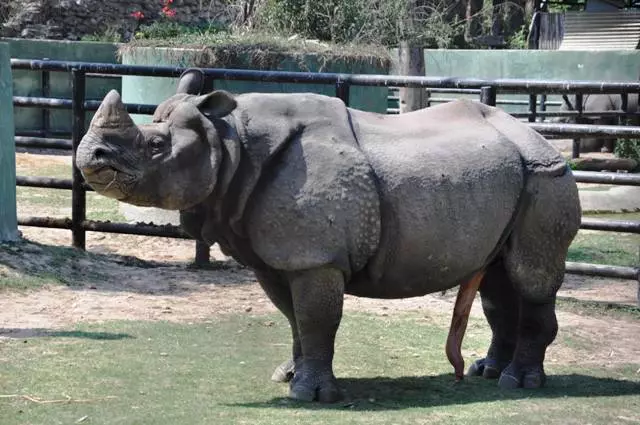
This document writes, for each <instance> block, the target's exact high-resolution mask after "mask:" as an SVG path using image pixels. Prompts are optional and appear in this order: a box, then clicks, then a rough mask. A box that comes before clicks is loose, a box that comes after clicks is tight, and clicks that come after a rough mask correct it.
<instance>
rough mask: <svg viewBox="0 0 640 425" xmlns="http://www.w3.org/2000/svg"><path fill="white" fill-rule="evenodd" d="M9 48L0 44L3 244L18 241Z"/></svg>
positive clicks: (0, 236) (0, 213) (0, 217)
mask: <svg viewBox="0 0 640 425" xmlns="http://www.w3.org/2000/svg"><path fill="white" fill-rule="evenodd" d="M10 57H11V56H10V54H9V45H8V44H7V43H0V241H8V240H16V239H17V238H18V224H17V218H16V161H15V159H16V156H15V149H14V142H13V137H14V131H13V105H12V88H11V67H10V64H9V59H10Z"/></svg>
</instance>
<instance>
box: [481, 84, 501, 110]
mask: <svg viewBox="0 0 640 425" xmlns="http://www.w3.org/2000/svg"><path fill="white" fill-rule="evenodd" d="M496 94H497V92H496V88H495V87H493V86H485V87H481V88H480V102H482V103H484V104H485V105H489V106H496Z"/></svg>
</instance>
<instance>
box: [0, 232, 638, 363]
mask: <svg viewBox="0 0 640 425" xmlns="http://www.w3.org/2000/svg"><path fill="white" fill-rule="evenodd" d="M22 231H23V235H24V237H25V238H26V239H27V241H29V242H33V243H23V244H19V245H16V246H15V247H13V249H14V251H15V252H12V253H11V254H13V255H7V254H3V251H2V250H0V279H2V277H3V276H4V277H11V276H16V275H19V274H29V270H34V268H35V269H37V270H38V271H39V273H44V274H45V275H46V274H49V275H52V276H56V277H58V278H63V279H64V280H65V281H66V282H67V283H68V285H67V286H65V285H47V286H45V287H44V288H42V289H37V290H29V291H4V292H1V293H0V339H2V338H25V337H29V336H34V335H37V334H41V333H43V332H46V331H47V330H51V329H60V328H70V327H73V326H74V325H76V324H79V323H96V322H102V321H108V320H151V321H155V320H166V321H176V322H185V323H190V322H198V321H203V320H211V319H213V318H215V317H217V316H219V315H224V314H230V313H240V314H261V313H266V312H274V311H276V310H275V308H274V307H273V305H272V304H271V302H270V301H269V300H268V298H267V297H266V296H265V294H264V292H263V291H262V290H261V288H260V286H259V285H258V284H257V283H256V282H255V279H254V277H253V275H252V273H251V272H250V271H248V270H246V269H244V268H242V267H240V266H239V265H238V264H237V263H235V262H234V261H233V260H231V259H229V258H227V257H225V256H224V255H223V254H222V253H221V252H220V251H219V250H218V249H217V248H216V247H215V246H214V248H213V249H212V259H213V261H214V265H216V267H215V269H212V270H195V269H193V268H192V267H190V261H191V259H192V258H193V254H194V250H195V246H194V243H193V242H192V241H184V240H172V239H164V238H151V237H144V236H130V235H111V234H99V233H89V234H88V243H87V246H88V250H89V252H90V254H89V255H84V254H75V255H74V256H73V257H72V258H70V259H68V260H66V261H65V260H64V259H62V260H61V259H60V258H58V257H59V256H60V253H58V254H57V255H56V256H53V257H55V258H52V254H51V253H50V251H49V247H51V246H54V247H56V246H57V247H59V246H68V245H69V243H70V233H69V232H68V231H63V230H51V229H37V228H22ZM4 252H5V253H6V250H5V251H4ZM64 252H65V251H63V254H64ZM69 252H73V251H72V250H71V249H69ZM455 294H456V293H455V291H453V290H452V291H448V292H447V293H446V294H440V293H438V294H431V295H427V296H424V297H417V298H410V299H404V300H373V299H365V298H356V297H351V296H347V297H346V301H345V310H346V314H348V313H349V312H350V311H364V312H370V313H374V314H380V315H392V314H394V313H397V312H402V311H424V314H425V316H428V317H429V318H430V320H434V321H436V322H437V323H438V324H439V325H447V324H448V320H449V319H448V318H449V315H450V314H451V311H452V308H453V302H454V300H455ZM560 295H561V296H568V297H575V298H579V299H586V300H593V301H607V302H614V303H623V304H629V305H633V304H634V303H635V295H636V283H635V282H627V281H619V280H610V281H608V280H603V279H585V278H580V277H576V276H567V280H566V283H565V285H564V288H563V289H562V290H561V294H560ZM472 316H473V317H483V315H482V310H481V306H480V302H479V299H477V300H476V302H475V303H474V307H473V311H472ZM558 319H559V323H560V327H561V332H562V331H564V332H569V333H570V334H571V335H572V336H573V337H576V338H579V339H583V340H586V341H590V342H592V343H594V344H595V346H600V347H601V348H599V349H597V350H596V351H595V352H590V353H589V356H588V357H586V358H585V357H583V356H580V355H576V352H575V350H574V349H572V348H569V347H567V346H563V345H559V344H554V345H553V346H552V347H551V348H550V350H549V353H548V358H549V361H551V362H575V361H580V362H582V363H585V362H594V363H598V364H599V365H603V366H606V365H613V364H616V363H629V362H638V363H639V366H640V355H639V354H638V353H640V339H639V338H638V337H637V336H638V335H640V322H639V321H638V320H637V319H633V318H614V317H608V316H602V315H593V316H589V315H584V314H576V313H573V312H569V311H563V310H562V309H561V310H560V311H559V314H558ZM603 341H606V342H604V343H603ZM466 354H469V353H466ZM476 354H477V353H472V355H476ZM639 373H640V372H639Z"/></svg>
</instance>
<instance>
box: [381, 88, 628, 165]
mask: <svg viewBox="0 0 640 425" xmlns="http://www.w3.org/2000/svg"><path fill="white" fill-rule="evenodd" d="M632 92H633V91H627V92H624V93H622V94H621V105H620V109H612V110H608V111H585V110H584V100H585V98H584V95H585V94H587V95H588V94H591V93H576V94H575V98H574V101H573V103H572V102H571V100H570V99H569V97H568V96H567V94H566V93H565V94H562V98H563V102H559V101H550V100H548V98H547V93H543V94H538V93H532V94H529V99H528V100H521V99H497V100H496V105H495V106H526V107H527V109H526V112H510V114H511V115H512V116H514V117H516V118H520V119H526V120H527V121H528V122H532V123H533V122H538V121H540V122H544V121H545V119H547V118H573V120H574V121H575V122H576V123H581V124H586V123H588V122H589V120H590V119H592V118H598V119H601V118H617V119H618V123H619V125H625V124H627V123H628V120H629V119H630V118H633V117H635V118H638V117H640V110H636V111H631V110H629V108H628V107H627V106H628V101H629V99H628V95H629V93H632ZM433 94H436V95H441V94H454V95H458V96H460V95H462V96H466V97H468V96H473V95H475V96H477V95H479V94H480V90H479V89H459V88H426V89H425V106H426V107H427V108H428V107H430V106H433V105H436V104H441V103H448V102H452V101H454V100H458V99H459V97H437V96H435V97H434V96H433ZM563 103H566V104H569V105H572V110H564V111H563V110H555V111H549V110H548V109H547V108H549V107H555V108H558V107H560V106H562V104H563ZM399 113H400V96H399V92H398V88H397V87H391V88H389V94H388V96H387V114H399ZM546 136H547V137H550V138H557V137H566V136H567V134H566V133H564V132H560V133H557V134H551V133H548V134H546ZM587 136H590V137H593V136H594V134H588V135H587ZM596 136H597V137H599V138H603V139H604V138H611V139H613V138H618V137H620V136H618V133H614V132H600V133H599V134H597V135H596ZM580 143H581V137H573V146H572V152H571V157H572V158H579V157H580Z"/></svg>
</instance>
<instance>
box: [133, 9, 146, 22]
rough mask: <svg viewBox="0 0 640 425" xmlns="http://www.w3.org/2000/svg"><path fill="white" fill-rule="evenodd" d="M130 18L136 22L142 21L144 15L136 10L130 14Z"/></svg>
mask: <svg viewBox="0 0 640 425" xmlns="http://www.w3.org/2000/svg"><path fill="white" fill-rule="evenodd" d="M131 16H132V17H133V18H135V19H136V20H137V21H140V20H142V19H144V13H142V12H141V11H139V10H136V11H135V12H132V13H131Z"/></svg>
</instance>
